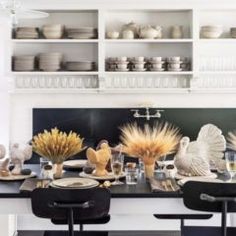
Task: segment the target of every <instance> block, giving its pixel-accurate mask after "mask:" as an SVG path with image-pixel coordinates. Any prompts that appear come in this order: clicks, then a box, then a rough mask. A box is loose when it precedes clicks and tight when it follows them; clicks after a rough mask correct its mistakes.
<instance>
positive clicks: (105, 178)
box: [79, 172, 125, 180]
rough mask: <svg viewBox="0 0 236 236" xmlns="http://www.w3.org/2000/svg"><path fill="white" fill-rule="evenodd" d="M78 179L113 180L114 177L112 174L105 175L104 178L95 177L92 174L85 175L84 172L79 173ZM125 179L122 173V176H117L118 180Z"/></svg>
mask: <svg viewBox="0 0 236 236" xmlns="http://www.w3.org/2000/svg"><path fill="white" fill-rule="evenodd" d="M79 176H80V177H83V178H89V179H96V180H114V179H115V176H114V174H113V173H112V172H109V173H108V174H107V175H104V176H96V175H93V174H86V173H85V172H81V173H79ZM124 177H125V173H124V172H122V174H121V175H120V176H119V179H121V178H124Z"/></svg>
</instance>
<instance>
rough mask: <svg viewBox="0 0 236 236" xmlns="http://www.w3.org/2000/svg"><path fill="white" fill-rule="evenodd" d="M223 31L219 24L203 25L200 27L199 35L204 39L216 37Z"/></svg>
mask: <svg viewBox="0 0 236 236" xmlns="http://www.w3.org/2000/svg"><path fill="white" fill-rule="evenodd" d="M222 33H223V29H222V26H220V25H205V26H202V27H201V36H202V37H203V38H206V39H217V38H219V37H220V36H221V34H222Z"/></svg>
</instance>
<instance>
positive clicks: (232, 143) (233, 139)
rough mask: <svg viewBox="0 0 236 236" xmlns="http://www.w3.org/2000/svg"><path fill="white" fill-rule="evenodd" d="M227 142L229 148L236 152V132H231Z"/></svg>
mask: <svg viewBox="0 0 236 236" xmlns="http://www.w3.org/2000/svg"><path fill="white" fill-rule="evenodd" d="M227 141H228V148H230V149H233V150H235V151H236V132H229V133H228V137H227Z"/></svg>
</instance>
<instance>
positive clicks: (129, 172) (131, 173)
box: [125, 166, 139, 185]
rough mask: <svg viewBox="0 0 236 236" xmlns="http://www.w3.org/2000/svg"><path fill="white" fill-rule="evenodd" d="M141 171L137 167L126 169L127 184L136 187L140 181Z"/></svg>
mask: <svg viewBox="0 0 236 236" xmlns="http://www.w3.org/2000/svg"><path fill="white" fill-rule="evenodd" d="M138 173H139V169H138V168H137V167H133V168H131V167H128V166H127V167H125V176H126V184H128V185H135V184H137V181H138Z"/></svg>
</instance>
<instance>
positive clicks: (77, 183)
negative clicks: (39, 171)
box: [50, 178, 99, 189]
mask: <svg viewBox="0 0 236 236" xmlns="http://www.w3.org/2000/svg"><path fill="white" fill-rule="evenodd" d="M50 185H51V187H54V188H63V189H88V188H94V187H97V186H98V185H99V182H98V181H96V180H94V179H88V178H64V179H58V180H54V181H52V182H51V184H50Z"/></svg>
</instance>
